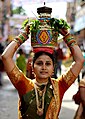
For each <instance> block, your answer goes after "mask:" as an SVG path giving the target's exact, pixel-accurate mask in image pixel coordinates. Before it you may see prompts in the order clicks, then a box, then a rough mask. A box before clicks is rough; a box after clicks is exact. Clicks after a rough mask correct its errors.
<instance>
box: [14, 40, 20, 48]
mask: <svg viewBox="0 0 85 119" xmlns="http://www.w3.org/2000/svg"><path fill="white" fill-rule="evenodd" d="M13 41H15V42H16V43H17V44H18V46H20V45H21V44H20V42H19V41H18V40H16V39H14V40H13Z"/></svg>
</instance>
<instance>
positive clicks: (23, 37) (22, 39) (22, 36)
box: [14, 32, 29, 45]
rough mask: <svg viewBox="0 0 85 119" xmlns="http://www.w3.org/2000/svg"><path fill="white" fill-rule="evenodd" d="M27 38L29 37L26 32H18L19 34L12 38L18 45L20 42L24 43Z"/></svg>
mask: <svg viewBox="0 0 85 119" xmlns="http://www.w3.org/2000/svg"><path fill="white" fill-rule="evenodd" d="M28 38H29V37H28V35H27V33H25V32H23V33H20V34H19V35H18V36H17V37H16V38H15V39H14V41H16V42H17V43H18V44H19V45H21V44H22V43H24V42H25V41H26V40H27V39H28Z"/></svg>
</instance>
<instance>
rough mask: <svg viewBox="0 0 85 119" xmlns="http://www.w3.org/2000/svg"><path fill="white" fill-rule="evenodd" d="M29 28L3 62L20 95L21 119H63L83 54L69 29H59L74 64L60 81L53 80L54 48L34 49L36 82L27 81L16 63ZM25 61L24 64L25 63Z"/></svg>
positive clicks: (5, 55) (6, 53)
mask: <svg viewBox="0 0 85 119" xmlns="http://www.w3.org/2000/svg"><path fill="white" fill-rule="evenodd" d="M29 32H30V30H29V25H26V27H25V28H24V31H23V32H21V33H20V34H19V35H18V36H17V37H16V38H15V39H14V40H13V41H12V42H11V43H10V44H9V45H8V46H7V48H6V49H5V50H4V52H3V54H2V60H3V63H4V66H5V70H6V72H7V75H8V77H9V79H10V81H11V82H12V84H13V85H14V87H15V88H16V89H17V91H18V94H19V108H18V109H19V110H18V112H19V113H18V114H19V119H34V118H35V119H59V112H60V108H61V104H62V99H63V96H64V93H65V92H66V90H67V89H68V88H69V87H70V86H71V85H72V84H73V83H74V81H75V80H76V78H77V76H78V74H79V73H80V71H81V69H82V67H83V62H84V59H83V55H82V52H81V50H80V48H79V47H78V45H77V43H76V41H75V40H74V37H73V36H72V35H71V34H70V33H69V32H68V30H67V29H59V33H60V34H62V35H63V39H64V41H65V43H66V44H67V45H68V47H69V49H70V51H71V53H72V56H73V59H74V62H73V64H72V65H71V67H69V69H68V71H67V72H65V73H64V74H62V75H61V76H60V77H58V78H57V79H54V78H51V76H52V74H53V71H54V57H53V49H50V48H48V47H44V48H43V47H38V48H35V49H34V57H33V65H32V68H33V72H34V73H35V79H34V80H31V79H30V78H27V77H26V76H25V75H24V73H23V72H21V70H19V68H18V67H17V66H16V64H15V63H14V61H13V55H14V53H15V52H16V50H17V49H18V48H19V46H20V45H21V44H22V43H24V42H25V41H26V40H27V39H28V34H29ZM22 62H23V61H22Z"/></svg>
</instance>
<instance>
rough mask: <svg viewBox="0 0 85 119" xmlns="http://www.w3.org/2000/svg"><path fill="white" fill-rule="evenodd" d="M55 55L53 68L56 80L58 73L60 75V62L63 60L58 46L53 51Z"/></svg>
mask: <svg viewBox="0 0 85 119" xmlns="http://www.w3.org/2000/svg"><path fill="white" fill-rule="evenodd" d="M54 55H55V68H54V76H53V77H54V78H56V79H57V77H58V73H59V75H61V71H62V69H61V66H62V60H63V59H64V55H63V51H62V49H61V48H60V45H59V44H58V47H57V48H55V50H54Z"/></svg>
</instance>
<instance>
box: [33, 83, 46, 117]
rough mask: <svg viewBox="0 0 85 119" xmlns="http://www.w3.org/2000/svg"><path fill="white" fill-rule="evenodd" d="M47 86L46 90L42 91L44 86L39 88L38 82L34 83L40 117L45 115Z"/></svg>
mask: <svg viewBox="0 0 85 119" xmlns="http://www.w3.org/2000/svg"><path fill="white" fill-rule="evenodd" d="M46 85H47V83H46ZM46 85H44V88H43V89H42V90H40V86H42V85H40V86H39V85H37V84H36V82H35V83H34V88H35V93H36V104H37V114H38V115H39V116H41V115H43V110H44V97H45V92H46Z"/></svg>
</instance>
